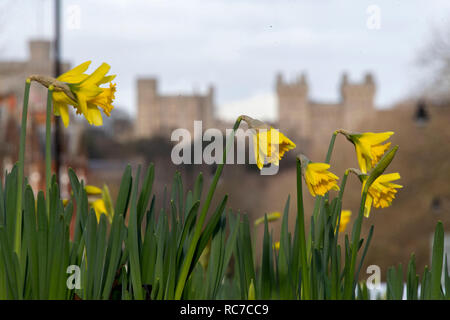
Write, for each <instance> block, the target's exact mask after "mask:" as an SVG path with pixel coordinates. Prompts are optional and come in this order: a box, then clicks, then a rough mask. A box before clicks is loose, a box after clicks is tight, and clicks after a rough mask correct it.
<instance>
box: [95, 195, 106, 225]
mask: <svg viewBox="0 0 450 320" xmlns="http://www.w3.org/2000/svg"><path fill="white" fill-rule="evenodd" d="M92 208H94V211H95V215H96V216H97V222H99V221H100V216H101V215H102V214H104V215H106V216H108V210H106V206H105V201H103V199H97V200H95V201H94V202H92Z"/></svg>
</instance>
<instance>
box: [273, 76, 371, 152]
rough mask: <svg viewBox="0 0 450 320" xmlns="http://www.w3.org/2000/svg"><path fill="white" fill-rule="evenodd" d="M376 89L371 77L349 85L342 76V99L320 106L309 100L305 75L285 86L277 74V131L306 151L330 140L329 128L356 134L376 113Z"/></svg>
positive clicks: (346, 77)
mask: <svg viewBox="0 0 450 320" xmlns="http://www.w3.org/2000/svg"><path fill="white" fill-rule="evenodd" d="M375 90H376V86H375V83H374V81H373V77H372V75H371V74H366V76H365V79H364V81H363V82H361V83H351V82H350V81H349V80H348V76H347V74H344V75H343V76H342V79H341V84H340V95H341V99H340V101H339V102H337V103H321V102H316V101H311V100H310V99H309V86H308V82H307V80H306V77H305V75H301V76H300V77H298V78H297V79H296V80H295V81H292V82H287V81H285V80H284V79H283V76H282V75H281V74H279V75H278V76H277V81H276V91H277V97H278V112H279V124H278V125H279V128H280V130H281V131H283V132H285V133H287V134H288V136H290V137H292V138H294V139H295V140H296V141H298V142H299V143H301V145H302V146H303V148H308V147H309V146H313V145H315V144H317V142H319V141H322V139H323V137H324V135H325V136H326V137H329V136H330V128H346V129H347V130H357V129H358V128H359V127H360V126H361V123H363V122H364V121H365V120H368V119H371V118H372V117H373V116H374V113H375V106H374V97H375Z"/></svg>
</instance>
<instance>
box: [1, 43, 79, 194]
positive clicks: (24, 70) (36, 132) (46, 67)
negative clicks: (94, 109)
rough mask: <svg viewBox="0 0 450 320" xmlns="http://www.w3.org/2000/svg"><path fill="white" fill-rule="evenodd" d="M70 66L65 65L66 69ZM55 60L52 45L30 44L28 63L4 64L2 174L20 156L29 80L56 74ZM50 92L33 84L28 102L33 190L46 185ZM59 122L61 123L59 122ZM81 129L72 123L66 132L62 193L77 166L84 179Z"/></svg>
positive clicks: (28, 154)
mask: <svg viewBox="0 0 450 320" xmlns="http://www.w3.org/2000/svg"><path fill="white" fill-rule="evenodd" d="M68 69H69V64H68V63H62V70H64V71H65V70H68ZM53 70H54V60H53V57H52V55H51V42H50V41H46V40H32V41H30V42H29V54H28V59H27V60H25V61H16V60H11V61H0V140H1V141H2V144H1V147H0V173H1V175H3V173H4V172H5V170H8V171H9V170H11V168H12V166H13V164H14V163H15V162H16V161H17V158H18V153H19V139H20V126H21V118H22V106H23V96H24V90H25V80H26V79H27V77H29V76H30V75H32V74H42V75H53V74H54V71H53ZM46 103H47V89H46V88H44V87H42V86H41V85H38V84H34V83H32V85H31V89H30V96H29V103H28V121H27V140H26V152H25V162H26V164H25V170H26V171H25V175H26V176H27V177H28V180H29V183H30V185H31V186H32V187H33V190H35V191H36V190H42V189H43V188H44V183H45V164H44V154H45V119H46ZM57 121H60V120H59V119H57ZM81 134H82V130H81V128H79V125H78V124H77V123H76V122H72V123H71V125H70V126H69V128H67V129H65V130H64V137H63V140H62V141H63V151H64V153H63V157H62V162H63V166H62V167H61V180H62V181H61V182H62V185H61V192H62V194H63V196H64V194H65V193H67V192H68V190H67V189H68V183H69V179H68V176H67V168H68V167H69V166H70V167H73V168H74V169H77V170H78V172H80V175H81V176H83V175H84V174H83V172H84V170H85V157H84V155H83V152H81V144H80V143H81V139H80V136H81Z"/></svg>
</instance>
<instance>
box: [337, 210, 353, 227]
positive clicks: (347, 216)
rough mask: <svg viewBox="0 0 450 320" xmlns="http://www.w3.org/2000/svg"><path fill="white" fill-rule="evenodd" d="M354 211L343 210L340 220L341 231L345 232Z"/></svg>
mask: <svg viewBox="0 0 450 320" xmlns="http://www.w3.org/2000/svg"><path fill="white" fill-rule="evenodd" d="M351 215H352V212H351V211H350V210H342V211H341V221H340V222H339V232H344V231H345V229H346V228H347V224H348V223H349V222H350V217H351Z"/></svg>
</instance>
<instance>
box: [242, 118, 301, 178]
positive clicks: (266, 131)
mask: <svg viewBox="0 0 450 320" xmlns="http://www.w3.org/2000/svg"><path fill="white" fill-rule="evenodd" d="M241 118H242V120H244V121H245V122H247V124H248V126H249V128H250V129H253V130H255V134H254V135H253V147H254V155H255V160H256V165H257V166H258V168H259V169H260V170H261V169H262V167H263V166H264V164H265V163H266V162H267V163H273V164H274V165H277V166H278V165H279V161H280V160H281V158H283V156H284V154H285V153H286V152H287V151H289V150H292V149H294V148H295V147H296V146H295V143H293V142H292V141H291V140H290V139H289V138H287V137H286V136H285V135H284V134H283V133H281V132H280V131H278V130H277V129H274V128H273V127H271V126H269V125H267V124H265V123H264V122H262V121H259V120H256V119H253V118H251V117H249V116H241Z"/></svg>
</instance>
